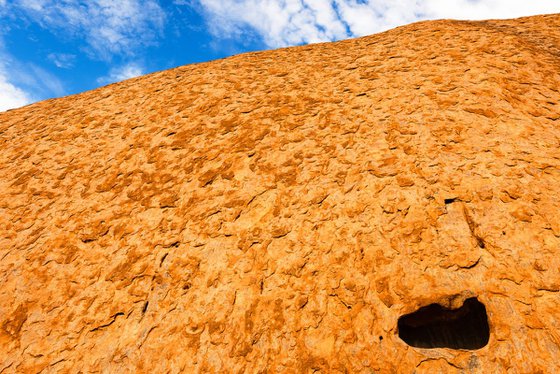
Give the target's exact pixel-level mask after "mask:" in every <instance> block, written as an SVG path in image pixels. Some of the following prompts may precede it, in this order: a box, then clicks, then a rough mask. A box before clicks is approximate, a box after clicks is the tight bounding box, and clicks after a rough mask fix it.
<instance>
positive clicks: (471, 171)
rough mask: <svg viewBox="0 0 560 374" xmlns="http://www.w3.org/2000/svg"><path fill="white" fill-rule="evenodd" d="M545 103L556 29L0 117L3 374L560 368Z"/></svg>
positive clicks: (185, 74)
mask: <svg viewBox="0 0 560 374" xmlns="http://www.w3.org/2000/svg"><path fill="white" fill-rule="evenodd" d="M559 102H560V15H550V16H538V17H531V18H523V19H517V20H507V21H485V22H458V21H436V22H423V23H417V24H413V25H409V26H406V27H401V28H397V29H395V30H392V31H388V32H385V33H382V34H378V35H373V36H369V37H365V38H360V39H354V40H348V41H342V42H337V43H326V44H317V45H310V46H304V47H297V48H288V49H281V50H275V51H267V52H262V53H250V54H245V55H240V56H235V57H231V58H227V59H225V60H221V61H214V62H210V63H204V64H198V65H190V66H183V67H179V68H176V69H173V70H168V71H164V72H160V73H156V74H152V75H148V76H144V77H140V78H136V79H132V80H128V81H125V82H122V83H119V84H114V85H110V86H107V87H104V88H100V89H98V90H95V91H91V92H86V93H83V94H80V95H75V96H71V97H66V98H62V99H56V100H49V101H45V102H40V103H37V104H33V105H30V106H27V107H25V108H21V109H18V110H12V111H8V112H5V113H1V114H0V149H1V150H2V151H1V152H0V170H1V173H0V174H1V175H0V279H1V287H0V327H1V329H0V372H5V373H9V372H30V373H31V372H32V373H35V372H40V371H45V372H147V373H155V372H170V373H178V372H237V373H239V372H259V371H261V372H269V371H270V372H312V371H317V370H319V371H322V372H386V373H395V372H405V373H409V372H418V373H420V372H426V373H437V372H442V373H450V372H475V373H501V372H506V371H507V372H512V373H537V372H543V373H544V372H557V371H558V370H560V314H559V313H560V272H559V268H560V256H559V254H560V106H559ZM433 304H437V305H433ZM473 305H474V306H473ZM460 307H461V308H460ZM416 311H418V313H416V314H413V313H415V312H416ZM464 311H465V312H464ZM469 313H470V314H469ZM472 313H475V314H472ZM405 315H412V316H413V317H410V316H409V317H406V318H403V319H401V317H403V316H405ZM465 316H466V317H465ZM458 318H464V320H465V321H467V322H468V323H471V322H472V323H473V324H472V326H474V327H473V328H471V329H464V328H460V325H461V323H458V322H457V321H456V319H458ZM486 320H487V326H488V330H489V331H488V332H487V334H489V336H486V339H487V340H484V336H483V334H484V332H483V331H478V330H479V329H480V330H483V328H482V327H480V326H484V325H485V321H486ZM399 321H400V322H399ZM454 321H455V322H454ZM467 322H465V323H467ZM399 323H400V324H401V326H406V327H401V329H403V331H400V332H399V329H398V325H399ZM442 326H443V327H442ZM458 326H459V327H458ZM477 326H479V327H480V328H479V327H477ZM404 329H407V330H406V331H404ZM464 330H469V331H470V334H471V335H469V336H466V337H465V336H462V337H461V336H458V335H461V334H466V332H465V331H464ZM426 331H428V332H426ZM400 333H403V334H409V335H410V336H411V337H412V338H413V340H414V342H413V343H412V344H413V345H416V346H412V345H408V344H407V343H406V342H405V341H404V340H403V339H402V338H401V337H400ZM457 334H458V335H457ZM424 335H433V336H432V338H429V337H426V338H425V337H424ZM434 336H436V338H437V336H440V338H437V339H439V343H438V344H440V345H443V346H441V347H436V348H429V347H431V346H433V345H434V344H435V343H434V340H437V339H436V338H434ZM403 337H404V336H403ZM418 341H419V342H420V343H418V344H417V342H418ZM461 342H467V343H468V344H471V343H472V344H471V345H467V346H466V347H470V346H472V347H475V346H476V348H477V349H467V348H460V347H465V346H463V345H461V344H462V343H461ZM469 342H470V343H469ZM486 342H487V344H486ZM467 343H465V344H467ZM474 343H477V344H478V345H476V344H474ZM418 346H420V347H418ZM450 346H451V347H450ZM480 346H482V347H480ZM421 347H424V348H421ZM453 347H455V348H456V347H459V348H458V349H455V348H453Z"/></svg>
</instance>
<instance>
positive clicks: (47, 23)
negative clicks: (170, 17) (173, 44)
mask: <svg viewBox="0 0 560 374" xmlns="http://www.w3.org/2000/svg"><path fill="white" fill-rule="evenodd" d="M0 1H2V0H0ZM10 4H11V6H12V7H13V9H18V10H19V11H21V12H23V14H25V15H26V16H27V17H29V18H30V19H31V20H33V21H34V22H37V23H38V24H39V25H41V26H42V27H43V28H46V29H49V30H52V31H55V32H61V33H64V35H65V37H68V36H70V37H71V36H77V37H80V38H85V40H86V42H87V45H88V48H87V52H88V53H89V55H90V57H95V58H98V59H102V60H109V59H110V58H111V56H112V55H114V54H132V53H133V52H134V50H135V49H137V48H138V47H141V46H145V45H150V44H152V43H154V41H155V40H156V38H157V36H158V35H159V34H161V32H162V30H163V24H164V21H165V13H164V11H163V10H162V9H161V7H160V6H159V4H158V1H157V0H120V1H114V0H91V1H79V0H66V1H59V0H13V1H12V2H11V3H10Z"/></svg>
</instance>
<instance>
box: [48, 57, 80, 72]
mask: <svg viewBox="0 0 560 374" xmlns="http://www.w3.org/2000/svg"><path fill="white" fill-rule="evenodd" d="M47 57H48V59H49V60H51V61H52V63H53V64H55V65H56V67H57V68H61V69H70V68H72V67H74V61H75V60H76V55H73V54H69V53H49V55H48V56H47Z"/></svg>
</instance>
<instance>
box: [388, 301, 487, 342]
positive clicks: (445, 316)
mask: <svg viewBox="0 0 560 374" xmlns="http://www.w3.org/2000/svg"><path fill="white" fill-rule="evenodd" d="M398 333H399V337H400V338H401V339H402V340H403V341H404V342H405V343H407V344H408V345H410V346H412V347H417V348H451V349H480V348H482V347H484V346H485V345H486V344H488V340H489V339H490V328H489V326H488V316H487V315H486V307H485V306H484V304H482V303H481V302H480V301H478V299H477V298H476V297H472V298H469V299H466V300H465V302H464V303H463V306H462V307H460V308H458V309H448V308H445V307H443V306H441V305H439V304H430V305H428V306H425V307H422V308H420V309H418V310H417V311H416V312H414V313H411V314H407V315H404V316H402V317H401V318H399V321H398Z"/></svg>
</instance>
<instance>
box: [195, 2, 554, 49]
mask: <svg viewBox="0 0 560 374" xmlns="http://www.w3.org/2000/svg"><path fill="white" fill-rule="evenodd" d="M198 3H199V6H201V9H202V10H203V13H204V15H205V17H206V18H207V23H208V26H209V28H210V31H211V32H212V33H213V34H214V35H215V36H217V37H219V38H224V39H229V38H234V39H235V38H240V37H242V36H243V35H244V34H246V33H250V32H256V33H257V34H258V35H260V36H261V37H262V38H263V40H264V42H265V43H266V44H267V45H268V46H270V47H282V46H288V45H296V44H306V43H313V42H319V41H333V40H339V39H344V38H347V37H355V36H363V35H368V34H373V33H376V32H380V31H384V30H388V29H390V28H393V27H396V26H400V25H404V24H407V23H411V22H415V21H420V20H426V19H440V18H455V19H472V20H478V19H488V18H515V17H522V16H530V15H536V14H544V13H556V12H560V1H559V0H539V1H526V0H395V1H390V2H389V1H385V0H332V1H327V0H198Z"/></svg>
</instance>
